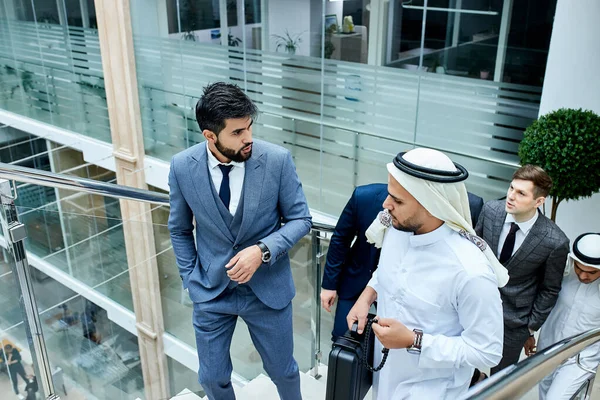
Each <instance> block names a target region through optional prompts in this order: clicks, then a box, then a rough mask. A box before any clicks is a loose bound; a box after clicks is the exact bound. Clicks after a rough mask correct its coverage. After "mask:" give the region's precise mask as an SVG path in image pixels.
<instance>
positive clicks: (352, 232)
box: [322, 183, 388, 299]
mask: <svg viewBox="0 0 600 400" xmlns="http://www.w3.org/2000/svg"><path fill="white" fill-rule="evenodd" d="M387 195H388V191H387V185H386V184H383V183H374V184H370V185H365V186H358V187H357V188H356V189H354V192H353V193H352V197H350V200H349V201H348V204H346V207H345V208H344V211H342V215H340V218H339V220H338V223H337V225H336V226H335V231H334V233H333V236H332V238H331V243H330V244H329V250H328V252H327V263H326V264H325V272H324V274H323V284H322V287H323V289H329V290H337V292H338V296H339V297H340V299H353V298H356V297H358V296H359V295H360V294H361V292H362V291H363V290H364V288H365V286H367V283H369V279H371V275H372V274H373V271H375V269H376V268H377V264H378V263H379V254H380V252H381V251H380V250H379V249H377V248H375V246H373V245H372V244H369V243H368V242H367V237H366V236H365V232H366V231H367V229H368V228H369V226H370V225H371V223H372V222H373V220H374V219H375V217H377V213H379V211H381V210H382V209H383V202H384V200H385V198H386V197H387ZM355 237H356V241H355V242H354V245H352V240H354V238H355Z"/></svg>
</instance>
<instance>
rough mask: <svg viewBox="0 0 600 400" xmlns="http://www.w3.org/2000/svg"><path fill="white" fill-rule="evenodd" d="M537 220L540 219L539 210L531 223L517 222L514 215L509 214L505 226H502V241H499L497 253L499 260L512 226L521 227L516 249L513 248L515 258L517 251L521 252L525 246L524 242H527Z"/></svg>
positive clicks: (516, 237)
mask: <svg viewBox="0 0 600 400" xmlns="http://www.w3.org/2000/svg"><path fill="white" fill-rule="evenodd" d="M537 219H538V211H537V210H536V212H535V215H534V216H533V218H531V219H530V220H529V221H525V222H517V221H515V217H513V216H512V214H508V213H507V214H506V219H505V220H504V225H503V226H502V232H500V239H499V240H498V249H497V253H496V255H497V256H498V258H500V253H501V252H502V246H504V242H506V237H507V236H508V232H510V224H511V223H513V222H514V223H516V224H517V225H519V230H518V231H517V233H516V234H515V247H514V248H513V252H512V254H511V256H513V255H514V254H515V253H516V252H517V250H519V247H521V245H522V244H523V241H525V238H526V237H527V234H528V233H529V231H530V230H531V228H533V224H535V221H537Z"/></svg>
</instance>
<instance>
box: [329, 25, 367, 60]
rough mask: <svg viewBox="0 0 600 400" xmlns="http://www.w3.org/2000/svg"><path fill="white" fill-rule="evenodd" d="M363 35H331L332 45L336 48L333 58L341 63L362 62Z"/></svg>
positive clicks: (356, 33) (355, 33)
mask: <svg viewBox="0 0 600 400" xmlns="http://www.w3.org/2000/svg"><path fill="white" fill-rule="evenodd" d="M362 40H363V39H362V34H360V33H358V32H354V33H334V34H332V35H331V43H332V44H333V46H334V47H335V48H334V50H333V53H332V54H331V58H332V59H334V60H341V61H352V62H361V51H362Z"/></svg>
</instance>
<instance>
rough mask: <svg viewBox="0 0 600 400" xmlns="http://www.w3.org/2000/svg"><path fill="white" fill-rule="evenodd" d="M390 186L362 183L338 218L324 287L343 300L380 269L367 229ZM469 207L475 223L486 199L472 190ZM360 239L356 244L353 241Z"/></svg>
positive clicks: (354, 295) (354, 293) (355, 291)
mask: <svg viewBox="0 0 600 400" xmlns="http://www.w3.org/2000/svg"><path fill="white" fill-rule="evenodd" d="M387 195H388V190H387V185H386V184H384V183H373V184H370V185H364V186H358V187H356V189H354V192H353V193H352V197H350V200H349V201H348V204H346V207H345V208H344V211H342V215H340V218H339V219H338V223H337V225H336V227H335V231H334V233H333V236H332V238H331V243H330V245H329V250H328V252H327V262H326V264H325V271H324V273H323V283H322V287H323V289H328V290H336V291H337V292H338V296H339V298H340V299H355V298H357V297H358V296H360V294H361V293H362V291H363V290H364V288H365V287H366V286H367V283H369V280H370V279H371V276H372V275H373V272H374V271H375V270H376V269H377V264H378V263H379V255H380V253H381V250H380V249H377V248H376V247H375V246H373V245H372V244H369V243H368V242H367V238H366V236H365V232H366V231H367V229H368V228H369V226H370V225H371V223H372V222H373V220H374V219H375V218H376V217H377V214H378V213H379V211H381V210H382V209H383V202H384V201H385V198H386V197H387ZM468 195H469V208H470V211H471V220H472V222H473V226H475V225H476V224H477V219H478V218H479V214H480V213H481V209H482V207H483V199H482V198H481V197H479V196H476V195H474V194H472V193H468ZM355 237H356V241H355V242H354V244H352V240H354V238H355Z"/></svg>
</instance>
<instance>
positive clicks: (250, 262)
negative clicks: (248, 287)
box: [225, 245, 262, 283]
mask: <svg viewBox="0 0 600 400" xmlns="http://www.w3.org/2000/svg"><path fill="white" fill-rule="evenodd" d="M261 264H262V251H260V248H259V247H258V246H257V245H254V246H250V247H248V248H245V249H244V250H242V251H240V252H239V253H237V254H236V255H235V256H233V258H232V259H231V260H229V262H228V263H227V265H226V266H225V268H227V269H229V271H227V275H228V276H229V279H231V280H232V281H235V282H237V283H246V282H248V281H249V280H250V279H251V278H252V275H254V273H255V272H256V270H257V269H258V267H260V265H261ZM230 268H231V269H230Z"/></svg>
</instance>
